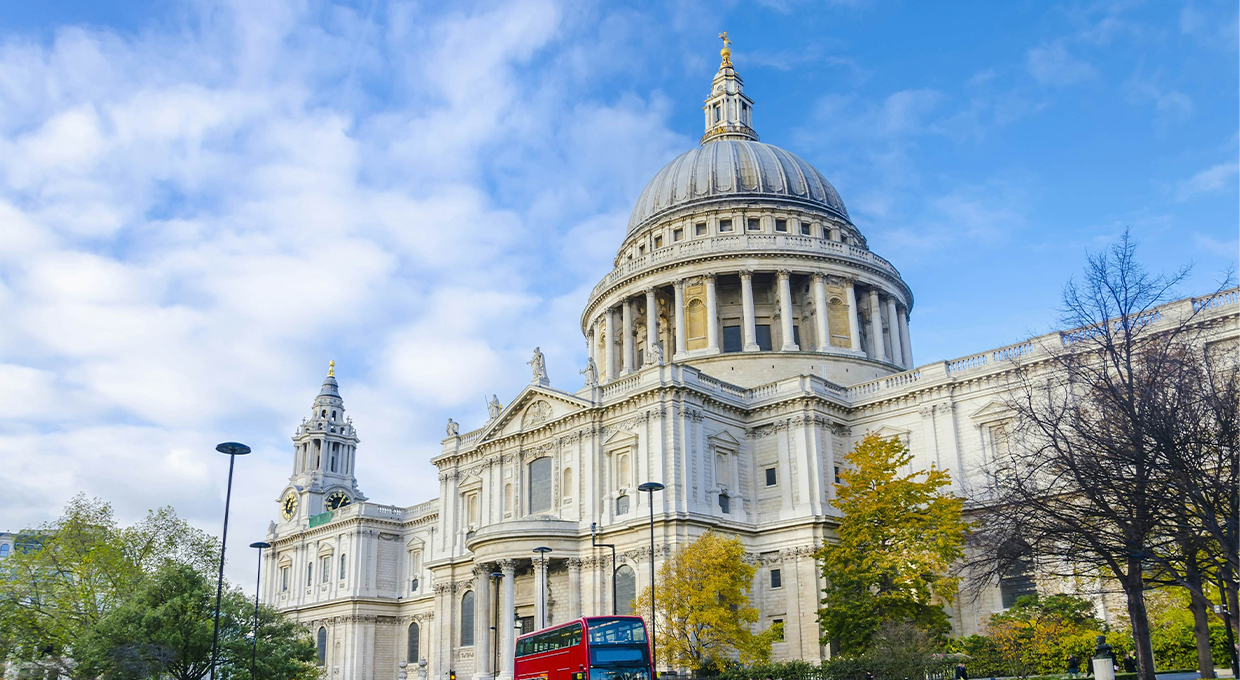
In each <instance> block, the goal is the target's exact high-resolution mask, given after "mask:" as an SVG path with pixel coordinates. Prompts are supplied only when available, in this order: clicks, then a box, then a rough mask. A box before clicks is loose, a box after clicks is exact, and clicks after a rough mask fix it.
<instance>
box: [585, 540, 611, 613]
mask: <svg viewBox="0 0 1240 680" xmlns="http://www.w3.org/2000/svg"><path fill="white" fill-rule="evenodd" d="M590 545H592V546H594V547H595V548H611V615H612V616H615V615H616V544H615V543H599V542H598V522H590Z"/></svg>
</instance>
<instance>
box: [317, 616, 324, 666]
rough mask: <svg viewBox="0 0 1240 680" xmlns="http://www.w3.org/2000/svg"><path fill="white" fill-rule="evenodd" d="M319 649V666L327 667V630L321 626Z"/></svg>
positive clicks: (318, 641)
mask: <svg viewBox="0 0 1240 680" xmlns="http://www.w3.org/2000/svg"><path fill="white" fill-rule="evenodd" d="M316 646H317V647H318V648H319V665H320V666H325V665H327V629H326V628H324V627H322V626H319V637H318V640H317V643H316Z"/></svg>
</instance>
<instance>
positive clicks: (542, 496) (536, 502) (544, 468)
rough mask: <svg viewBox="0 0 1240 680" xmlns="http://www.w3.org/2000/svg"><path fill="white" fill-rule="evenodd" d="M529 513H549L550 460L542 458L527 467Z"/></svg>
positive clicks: (545, 457) (546, 457)
mask: <svg viewBox="0 0 1240 680" xmlns="http://www.w3.org/2000/svg"><path fill="white" fill-rule="evenodd" d="M528 469H529V485H530V486H529V491H530V497H529V503H530V508H529V511H530V512H531V513H535V512H551V458H550V457H548V456H543V457H542V458H538V459H537V460H535V461H534V462H532V463H530V465H529V468H528Z"/></svg>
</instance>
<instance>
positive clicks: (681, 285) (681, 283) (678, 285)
mask: <svg viewBox="0 0 1240 680" xmlns="http://www.w3.org/2000/svg"><path fill="white" fill-rule="evenodd" d="M672 287H673V288H675V289H676V290H684V289H685V280H684V279H683V278H679V279H673V280H672Z"/></svg>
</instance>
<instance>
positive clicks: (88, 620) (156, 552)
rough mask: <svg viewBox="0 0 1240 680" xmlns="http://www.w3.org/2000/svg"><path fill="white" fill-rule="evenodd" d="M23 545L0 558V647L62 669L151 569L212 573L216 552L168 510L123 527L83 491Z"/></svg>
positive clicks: (69, 667) (23, 659)
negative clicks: (172, 565) (168, 566)
mask: <svg viewBox="0 0 1240 680" xmlns="http://www.w3.org/2000/svg"><path fill="white" fill-rule="evenodd" d="M21 544H22V545H20V546H19V549H18V550H16V551H14V552H13V553H12V554H11V555H9V557H7V558H5V559H4V560H3V561H0V621H2V623H0V653H3V654H4V656H5V657H6V658H9V659H12V660H14V661H17V662H19V663H28V664H37V665H39V666H43V667H46V668H47V669H49V670H55V671H58V672H60V673H63V674H66V675H73V674H74V669H73V664H72V663H70V662H69V661H68V659H69V658H70V657H71V656H72V655H73V650H74V645H75V644H76V643H77V641H79V640H81V639H82V638H83V637H84V636H85V635H86V633H87V632H88V631H89V630H90V629H91V627H92V626H94V625H95V624H96V623H98V622H99V621H100V620H102V619H103V617H104V616H106V615H107V614H108V612H110V611H112V610H113V609H114V608H116V607H117V606H118V605H119V604H120V603H121V602H122V601H123V600H124V598H125V597H127V596H128V595H129V594H130V593H132V592H134V591H135V590H136V589H137V587H138V586H139V584H140V583H141V581H142V579H143V578H144V577H145V576H146V575H147V574H148V573H150V572H151V571H153V570H154V569H155V568H157V567H158V566H159V565H161V564H163V563H165V562H169V561H173V562H178V563H183V564H187V565H191V566H192V567H194V568H196V569H200V570H207V571H209V570H210V569H212V568H213V566H214V564H216V562H215V558H214V555H217V554H218V552H219V547H218V545H219V544H218V542H217V541H216V540H215V539H214V538H212V537H210V536H208V535H207V534H205V533H203V532H202V531H199V530H197V529H194V528H193V527H191V526H189V524H187V523H186V522H185V521H183V520H181V519H180V518H178V517H177V516H176V513H175V512H173V511H172V509H171V508H162V509H160V510H156V511H152V512H150V513H148V515H147V516H146V517H145V518H144V519H143V520H142V521H140V522H138V523H137V524H134V525H133V526H130V527H120V526H118V524H117V522H116V520H115V518H114V517H113V515H112V507H111V506H110V505H109V504H107V503H105V502H103V501H101V500H99V499H88V498H87V497H86V496H85V495H81V494H79V495H78V496H75V497H74V498H73V499H71V500H70V501H69V503H68V504H67V505H66V506H65V513H64V515H63V516H61V517H60V518H58V519H56V520H55V521H53V522H48V523H45V524H43V525H40V526H39V527H38V528H36V529H33V530H29V531H26V532H23V534H22V540H21Z"/></svg>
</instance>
